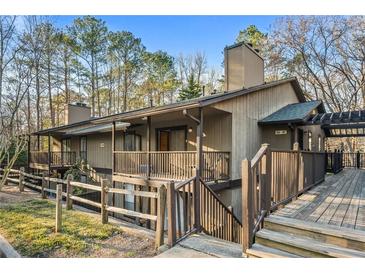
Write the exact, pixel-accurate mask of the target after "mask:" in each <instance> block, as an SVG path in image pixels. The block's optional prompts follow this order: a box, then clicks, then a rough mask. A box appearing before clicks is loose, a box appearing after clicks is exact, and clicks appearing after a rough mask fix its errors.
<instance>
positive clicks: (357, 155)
mask: <svg viewBox="0 0 365 274" xmlns="http://www.w3.org/2000/svg"><path fill="white" fill-rule="evenodd" d="M356 168H360V151H358V152H357V153H356Z"/></svg>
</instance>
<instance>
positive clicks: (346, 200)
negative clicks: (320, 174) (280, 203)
mask: <svg viewBox="0 0 365 274" xmlns="http://www.w3.org/2000/svg"><path fill="white" fill-rule="evenodd" d="M274 215H278V216H283V217H289V218H293V219H299V220H304V221H309V222H317V223H323V224H329V225H332V226H337V227H347V228H352V229H356V230H365V170H362V169H344V170H343V171H341V172H340V173H338V174H336V175H330V176H327V177H326V180H325V181H324V182H323V183H322V184H320V185H318V186H316V187H315V188H313V189H311V190H309V191H307V192H306V193H304V194H303V195H301V196H299V197H298V199H297V200H295V201H293V202H291V203H289V204H287V205H286V206H285V207H283V208H282V209H279V210H277V211H276V212H275V213H274Z"/></svg>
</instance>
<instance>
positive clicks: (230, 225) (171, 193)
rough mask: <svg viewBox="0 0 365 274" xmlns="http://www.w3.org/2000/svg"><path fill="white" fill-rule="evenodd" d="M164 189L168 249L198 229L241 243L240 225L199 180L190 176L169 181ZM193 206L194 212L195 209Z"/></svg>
mask: <svg viewBox="0 0 365 274" xmlns="http://www.w3.org/2000/svg"><path fill="white" fill-rule="evenodd" d="M167 186H168V187H167V212H168V217H167V220H168V239H169V245H170V246H172V245H174V244H176V243H177V242H179V241H181V240H182V239H184V238H186V237H187V236H188V235H190V234H191V233H194V232H196V231H200V230H203V231H204V232H205V233H206V234H208V235H211V236H213V237H216V238H219V239H223V240H226V241H231V242H235V243H242V224H241V222H240V221H239V220H238V218H237V217H236V216H234V214H233V212H232V210H231V209H229V208H228V207H227V206H225V205H224V203H223V202H222V201H221V200H220V199H219V197H218V196H217V195H216V194H215V193H214V191H212V190H211V189H210V187H209V186H208V185H207V184H206V183H205V182H204V181H203V180H199V181H197V180H196V177H194V176H193V177H191V178H190V179H188V180H186V181H184V182H181V183H178V184H175V183H174V182H170V183H168V185H167ZM197 198H198V199H197ZM197 203H198V204H199V208H200V209H199V211H198V212H197V210H195V209H196V204H197ZM195 214H198V216H199V218H196V216H195ZM197 221H198V222H199V223H196V222H197Z"/></svg>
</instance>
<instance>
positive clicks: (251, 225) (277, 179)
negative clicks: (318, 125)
mask: <svg viewBox="0 0 365 274" xmlns="http://www.w3.org/2000/svg"><path fill="white" fill-rule="evenodd" d="M325 174H326V154H325V153H324V152H310V151H299V150H288V151H285V150H271V149H270V147H269V145H268V144H264V145H262V147H261V148H260V150H259V151H258V152H257V154H256V155H255V157H254V158H253V159H252V161H250V160H247V159H246V160H244V161H243V162H242V223H243V224H244V226H243V236H242V237H243V239H242V242H243V250H244V251H245V250H246V249H248V248H249V247H251V245H252V241H253V237H254V234H255V233H256V232H257V231H258V230H259V229H260V228H261V226H262V223H263V220H264V217H265V216H267V215H268V214H269V213H270V212H271V211H273V210H276V209H277V207H278V206H279V205H282V204H285V203H287V202H289V201H291V200H292V199H295V198H296V197H297V196H298V195H300V194H301V193H303V192H305V191H306V190H308V189H309V188H311V187H313V186H315V185H316V184H318V183H320V182H322V181H323V180H324V179H325Z"/></svg>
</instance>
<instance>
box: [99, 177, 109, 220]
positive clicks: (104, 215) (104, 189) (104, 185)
mask: <svg viewBox="0 0 365 274" xmlns="http://www.w3.org/2000/svg"><path fill="white" fill-rule="evenodd" d="M100 203H101V223H102V224H107V223H108V211H107V210H106V207H107V206H108V182H107V180H106V179H101V199H100Z"/></svg>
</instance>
